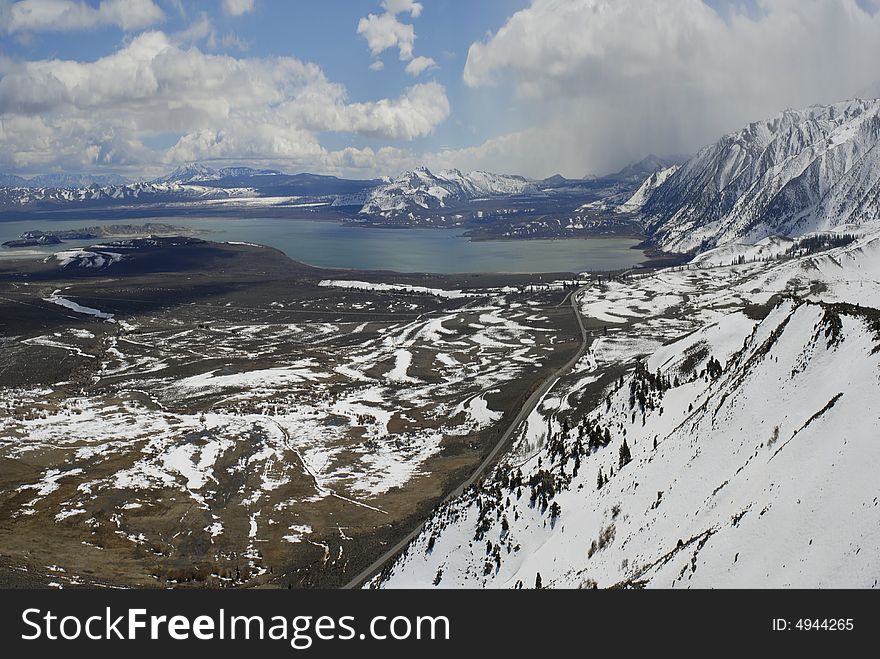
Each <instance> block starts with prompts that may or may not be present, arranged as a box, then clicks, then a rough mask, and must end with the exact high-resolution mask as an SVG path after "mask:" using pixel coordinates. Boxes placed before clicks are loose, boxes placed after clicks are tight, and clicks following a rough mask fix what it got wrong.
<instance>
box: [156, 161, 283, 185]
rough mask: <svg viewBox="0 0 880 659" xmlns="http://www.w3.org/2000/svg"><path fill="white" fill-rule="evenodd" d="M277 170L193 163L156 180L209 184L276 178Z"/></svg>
mask: <svg viewBox="0 0 880 659" xmlns="http://www.w3.org/2000/svg"><path fill="white" fill-rule="evenodd" d="M280 173H281V172H279V171H278V170H275V169H254V168H253V167H223V168H221V169H213V168H212V167H208V166H207V165H203V164H201V163H197V162H192V163H186V164H184V165H181V166H180V167H178V168H177V169H175V170H174V171H173V172H171V173H170V174H168V175H166V176H163V177H160V178H158V179H156V181H155V182H156V183H207V182H209V181H219V180H222V179H225V178H250V177H255V176H276V175H278V174H280Z"/></svg>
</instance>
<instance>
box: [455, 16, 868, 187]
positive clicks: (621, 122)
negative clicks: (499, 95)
mask: <svg viewBox="0 0 880 659" xmlns="http://www.w3.org/2000/svg"><path fill="white" fill-rule="evenodd" d="M863 5H864V3H861V4H860V3H859V2H857V0H756V4H755V6H754V7H752V9H751V11H748V10H747V9H745V8H744V6H743V5H739V4H733V3H732V4H731V6H730V9H729V10H727V11H725V12H724V14H723V15H721V14H719V13H717V12H716V11H715V10H713V9H712V8H711V7H710V6H708V5H707V4H705V3H704V2H702V0H652V2H644V1H643V0H533V1H532V4H531V6H530V7H528V8H527V9H524V10H522V11H519V12H517V13H516V14H514V15H513V16H512V17H511V18H510V19H508V20H507V22H506V23H505V24H504V25H503V26H502V27H501V28H500V29H499V30H498V31H497V32H496V33H495V34H493V35H490V36H489V37H488V38H487V39H486V40H485V41H484V42H480V43H475V44H473V45H472V46H471V48H470V51H469V53H468V59H467V63H466V65H465V68H464V73H463V79H464V82H465V83H466V84H467V85H469V86H470V87H473V88H485V87H491V86H495V85H500V86H510V87H511V88H512V89H513V90H514V91H515V92H516V95H517V98H518V103H517V105H518V108H517V109H518V112H519V113H520V117H521V122H522V123H523V124H524V125H525V126H532V127H531V128H527V129H524V130H522V131H520V132H519V133H516V134H515V135H516V139H513V138H511V140H510V142H509V143H508V144H507V145H506V148H508V149H510V150H511V152H512V153H514V154H515V156H516V159H515V160H509V161H508V162H510V163H511V166H512V167H517V168H520V169H521V171H523V172H525V173H533V174H536V175H540V174H546V173H552V172H553V171H555V170H556V169H557V168H561V169H563V170H565V172H566V173H568V174H569V175H583V174H585V173H587V172H591V171H592V172H602V171H608V170H610V169H613V168H615V167H618V166H620V165H622V164H625V162H626V161H628V160H633V159H635V158H638V157H641V156H642V155H645V154H646V153H648V152H651V151H654V152H660V153H674V152H681V151H685V152H689V151H692V150H695V149H697V148H699V147H700V146H702V145H703V144H706V143H708V142H711V141H714V140H715V139H717V138H718V137H720V135H721V134H722V133H724V132H727V131H730V130H735V129H737V128H740V127H741V126H743V125H745V124H747V123H748V122H750V121H753V120H756V119H760V118H764V117H767V116H771V115H773V114H775V113H776V112H778V111H780V110H782V109H784V108H786V107H800V106H805V105H809V104H811V103H817V102H831V101H837V100H842V99H845V98H848V97H850V96H852V95H855V94H857V93H858V92H859V91H861V90H864V89H866V88H870V87H871V86H872V85H873V86H874V87H876V81H877V78H878V69H877V62H878V61H880V14H877V13H872V12H869V11H865V10H864V9H863V8H862V6H863ZM541 115H542V116H543V117H545V119H543V120H540V119H535V117H538V116H541ZM524 145H527V146H524ZM553 161H555V162H556V164H555V165H552V164H549V163H551V162H553ZM542 162H546V163H548V164H547V165H546V166H545V167H543V168H542V169H541V170H540V171H535V170H536V168H537V167H538V164H539V163H542Z"/></svg>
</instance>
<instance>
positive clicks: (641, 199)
mask: <svg viewBox="0 0 880 659" xmlns="http://www.w3.org/2000/svg"><path fill="white" fill-rule="evenodd" d="M678 170H679V165H672V166H671V167H666V168H664V169H658V170H657V171H656V172H654V173H653V174H651V175H650V176H648V178H646V179H645V182H644V183H642V184H641V185H640V186H639V189H638V190H636V191H635V193H634V194H633V195H632V197H630V198H629V199H627V200H626V201H625V202H623V203H622V204H621V205H620V206H618V207H617V208H616V209H615V210H616V211H617V212H618V213H631V212H638V211H640V210H642V208H643V207H644V206H645V202H647V201H648V199H649V198H650V197H651V195H652V194H654V191H655V190H656V189H657V188H659V187H660V186H661V185H663V184H664V183H666V181H667V179H669V177H670V176H672V175H673V174H675V172H677V171H678Z"/></svg>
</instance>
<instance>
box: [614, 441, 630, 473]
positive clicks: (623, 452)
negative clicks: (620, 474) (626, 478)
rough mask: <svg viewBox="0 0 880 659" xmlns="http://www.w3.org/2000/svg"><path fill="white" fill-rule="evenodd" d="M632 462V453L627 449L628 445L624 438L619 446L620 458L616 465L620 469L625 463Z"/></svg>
mask: <svg viewBox="0 0 880 659" xmlns="http://www.w3.org/2000/svg"><path fill="white" fill-rule="evenodd" d="M630 462H632V454H631V453H630V451H629V445H628V444H627V443H626V440H625V439H624V440H623V444H621V446H620V460H619V461H618V463H617V466H618V467H619V468H620V469H623V468H624V467H625V466H626V465H628V464H629V463H630Z"/></svg>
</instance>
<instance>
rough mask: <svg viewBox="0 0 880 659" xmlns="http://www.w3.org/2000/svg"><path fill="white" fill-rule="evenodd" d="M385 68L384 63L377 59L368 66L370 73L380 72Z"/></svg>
mask: <svg viewBox="0 0 880 659" xmlns="http://www.w3.org/2000/svg"><path fill="white" fill-rule="evenodd" d="M384 68H385V62H383V61H382V60H380V59H377V60H376V61H375V62H372V63H371V64H370V71H381V70H382V69H384Z"/></svg>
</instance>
